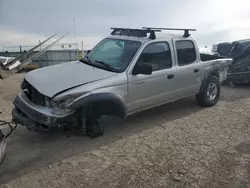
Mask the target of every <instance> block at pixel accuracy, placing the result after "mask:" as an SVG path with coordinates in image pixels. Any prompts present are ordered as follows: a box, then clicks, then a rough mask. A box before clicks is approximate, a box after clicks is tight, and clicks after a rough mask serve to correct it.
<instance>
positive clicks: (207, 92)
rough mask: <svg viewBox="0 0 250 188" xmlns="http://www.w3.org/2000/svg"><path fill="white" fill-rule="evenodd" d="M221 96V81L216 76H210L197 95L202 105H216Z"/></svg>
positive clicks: (198, 101) (197, 99)
mask: <svg viewBox="0 0 250 188" xmlns="http://www.w3.org/2000/svg"><path fill="white" fill-rule="evenodd" d="M219 98H220V81H219V78H217V77H216V76H210V77H209V78H208V80H207V82H206V83H205V86H204V88H203V90H202V91H200V93H199V94H197V95H196V101H197V103H198V104H199V105H200V106H203V107H211V106H214V105H216V103H217V102H218V100H219Z"/></svg>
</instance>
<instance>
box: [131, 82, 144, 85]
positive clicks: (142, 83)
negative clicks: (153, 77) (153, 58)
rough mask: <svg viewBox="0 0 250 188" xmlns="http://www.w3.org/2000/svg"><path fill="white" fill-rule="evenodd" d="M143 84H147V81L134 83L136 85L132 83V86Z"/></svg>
mask: <svg viewBox="0 0 250 188" xmlns="http://www.w3.org/2000/svg"><path fill="white" fill-rule="evenodd" d="M143 83H145V81H139V82H134V83H132V85H139V84H143Z"/></svg>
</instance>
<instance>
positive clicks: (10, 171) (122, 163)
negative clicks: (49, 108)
mask: <svg viewBox="0 0 250 188" xmlns="http://www.w3.org/2000/svg"><path fill="white" fill-rule="evenodd" d="M20 80H21V75H16V76H15V77H12V78H11V79H8V80H5V81H4V82H3V81H2V82H0V111H1V112H3V114H2V115H0V119H5V120H10V112H11V108H12V103H11V102H12V100H13V98H14V96H15V94H16V93H17V91H18V89H19V83H20ZM249 112H250V88H249V87H238V88H230V87H223V88H222V96H221V100H220V102H219V103H218V105H216V106H215V107H212V108H209V109H204V108H200V107H198V106H196V104H195V101H194V99H193V98H190V99H185V100H181V101H178V102H175V103H172V104H168V105H165V106H162V107H159V108H156V109H153V110H149V111H146V112H144V113H139V114H137V115H134V116H131V117H129V118H128V119H127V120H126V121H120V120H117V119H111V118H105V119H103V120H102V126H103V128H104V130H105V135H104V136H103V137H100V138H97V139H94V140H90V139H88V138H86V137H81V136H77V135H75V134H71V135H69V133H65V132H60V133H56V132H55V133H50V134H39V133H34V132H29V131H27V130H26V129H25V128H24V127H18V129H17V131H16V132H15V133H14V134H13V136H12V137H11V138H10V139H9V144H8V156H7V159H6V161H5V163H4V164H3V165H2V166H1V167H0V187H1V188H2V187H8V188H12V187H20V188H24V187H25V188H29V187H30V188H34V187H37V188H38V187H60V188H64V187H65V188H70V187H72V188H73V187H171V188H172V187H181V188H182V187H207V188H213V187H218V188H223V187H227V188H228V187H230V188H231V187H232V188H243V187H250V163H249V161H250V127H249V121H250V118H249V117H250V115H249Z"/></svg>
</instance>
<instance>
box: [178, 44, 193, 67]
mask: <svg viewBox="0 0 250 188" xmlns="http://www.w3.org/2000/svg"><path fill="white" fill-rule="evenodd" d="M175 45H176V51H177V59H178V65H179V66H185V65H188V64H191V63H193V62H195V61H196V58H197V56H196V50H195V46H194V43H193V42H192V41H190V40H184V41H176V43H175Z"/></svg>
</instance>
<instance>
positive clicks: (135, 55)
mask: <svg viewBox="0 0 250 188" xmlns="http://www.w3.org/2000/svg"><path fill="white" fill-rule="evenodd" d="M112 29H113V31H112V33H111V35H110V36H108V37H107V38H105V39H103V40H102V41H100V42H99V43H98V44H97V45H96V46H95V47H94V48H93V49H92V50H91V51H89V52H88V53H87V55H86V56H85V57H84V58H83V59H81V60H79V61H73V62H68V63H64V64H58V65H54V66H49V67H45V68H41V69H37V70H34V71H31V72H29V73H27V74H26V75H25V77H24V79H23V82H22V84H21V89H22V91H21V92H20V93H19V94H18V95H17V96H16V98H15V100H14V106H15V107H14V109H13V111H12V115H13V121H15V122H16V123H18V124H21V125H25V126H27V128H28V129H30V130H37V131H39V130H40V131H48V130H51V129H52V128H59V127H60V128H65V127H69V126H71V125H72V126H73V125H75V126H76V127H78V128H82V127H84V130H85V131H86V133H87V135H88V136H90V137H96V136H99V135H101V134H102V133H103V131H102V130H101V129H100V128H99V126H98V120H99V118H100V117H101V116H103V115H110V116H117V117H120V118H123V119H125V118H126V117H127V116H128V115H131V114H134V113H136V112H140V111H143V110H146V109H149V108H153V107H156V106H159V105H163V104H165V103H168V102H172V101H175V100H178V99H181V98H185V97H188V96H192V95H193V96H196V99H197V102H198V104H199V105H201V106H206V107H210V106H213V105H215V104H216V103H217V101H218V99H219V97H220V81H223V80H224V79H226V68H227V65H228V64H230V63H231V62H232V60H231V59H224V58H220V57H216V56H209V55H205V54H200V53H199V50H198V47H197V44H196V42H195V40H194V39H192V38H191V37H190V34H189V30H188V29H183V30H184V34H183V35H181V34H166V33H165V34H164V35H159V36H158V33H157V35H156V32H160V31H162V30H163V29H164V28H161V29H159V28H143V29H123V28H112ZM172 30H173V29H172ZM159 34H163V32H162V33H159Z"/></svg>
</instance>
